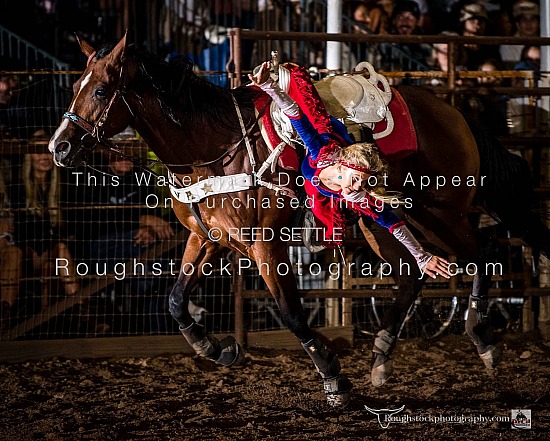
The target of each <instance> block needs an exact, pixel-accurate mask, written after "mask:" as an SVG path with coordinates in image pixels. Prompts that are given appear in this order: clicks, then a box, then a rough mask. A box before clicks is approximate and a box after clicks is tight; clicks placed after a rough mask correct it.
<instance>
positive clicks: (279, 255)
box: [253, 242, 352, 406]
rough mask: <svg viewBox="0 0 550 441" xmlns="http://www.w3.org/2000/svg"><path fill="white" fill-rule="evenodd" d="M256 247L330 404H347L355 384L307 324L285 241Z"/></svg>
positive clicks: (272, 289)
mask: <svg viewBox="0 0 550 441" xmlns="http://www.w3.org/2000/svg"><path fill="white" fill-rule="evenodd" d="M253 248H254V250H253V253H254V258H255V260H256V263H257V265H258V269H259V271H260V274H261V275H262V277H263V279H264V281H265V283H266V284H267V287H268V289H269V291H270V292H271V294H272V295H273V297H274V299H275V301H276V302H277V305H278V306H279V309H280V311H281V316H282V318H283V322H284V324H285V325H286V326H287V327H288V329H289V330H290V331H291V332H292V333H293V334H294V335H295V336H296V337H297V338H298V339H299V340H300V342H301V344H302V346H303V348H304V349H305V351H306V353H307V354H308V355H309V357H310V358H311V360H312V361H313V363H314V364H315V367H316V368H317V371H318V372H319V374H320V375H321V377H322V378H323V382H324V391H325V395H326V398H327V403H328V404H329V405H331V406H346V405H347V404H348V403H349V400H350V398H351V389H352V385H351V383H350V381H349V380H348V379H347V377H346V376H345V375H342V374H341V373H340V362H339V360H338V356H337V355H336V354H335V353H334V352H332V351H331V350H330V349H329V348H327V346H326V345H325V344H324V343H323V342H322V341H321V339H320V338H319V336H318V335H317V334H316V333H315V332H313V330H312V329H311V328H310V327H309V325H308V323H307V319H306V315H305V312H304V309H303V307H302V303H301V302H300V298H299V295H298V291H297V288H296V278H295V277H294V273H293V272H292V266H291V264H290V261H289V258H288V254H287V251H286V249H287V248H286V246H285V244H283V243H276V242H256V243H255V244H254V247H253ZM285 265H286V266H285Z"/></svg>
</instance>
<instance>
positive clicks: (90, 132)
mask: <svg viewBox="0 0 550 441" xmlns="http://www.w3.org/2000/svg"><path fill="white" fill-rule="evenodd" d="M93 56H94V54H91V55H90V56H89V58H88V64H89V62H90V61H91V59H92V58H93ZM125 67H126V63H125V59H124V57H123V58H121V67H120V75H119V77H118V83H117V87H116V89H115V92H114V93H113V96H112V97H111V99H110V100H109V102H108V103H107V106H105V108H104V109H103V111H102V113H101V115H100V117H99V118H98V120H97V122H96V123H95V124H91V123H90V122H89V121H87V120H86V119H85V118H82V117H81V116H80V115H78V114H76V113H74V112H65V113H64V114H63V118H66V119H68V120H69V121H70V122H72V123H73V124H76V125H77V126H78V127H80V128H81V129H82V130H84V132H85V134H84V135H83V136H82V138H81V143H82V147H83V148H87V149H88V150H90V151H93V150H94V149H95V147H96V145H98V144H99V145H101V146H103V147H105V148H106V150H107V151H109V152H111V153H115V154H116V155H118V156H121V157H124V158H127V159H129V160H130V161H132V162H133V163H134V164H135V165H136V166H138V167H139V168H140V169H142V170H145V171H147V172H148V173H151V174H152V175H154V176H156V177H159V174H157V173H156V172H154V171H153V170H151V168H150V167H148V166H144V165H143V164H142V163H141V162H142V161H141V159H139V158H136V157H134V156H129V155H126V154H125V153H124V152H123V151H122V150H121V149H120V148H119V147H118V146H117V145H116V144H115V143H114V142H113V141H111V140H110V139H107V138H105V136H104V135H105V130H104V125H105V123H106V121H107V119H108V117H109V112H110V111H111V109H112V108H113V106H114V105H115V104H116V103H117V101H118V100H119V99H122V101H124V104H125V105H126V107H127V109H128V111H129V112H130V114H131V115H132V117H134V118H135V115H134V112H132V109H131V108H130V105H129V104H128V101H127V100H126V93H127V88H126V79H127V78H126V75H127V68H125ZM233 102H234V105H235V109H236V111H237V115H238V119H239V123H240V125H241V131H242V135H243V137H242V139H241V140H240V141H239V142H238V143H236V144H235V145H234V146H233V147H232V148H231V149H229V150H227V151H225V152H224V153H223V154H222V155H221V156H220V157H218V158H216V159H214V160H212V161H208V162H204V163H200V164H197V163H189V164H166V163H164V162H162V161H150V162H151V163H161V164H163V165H164V166H165V167H167V168H168V167H170V166H176V167H206V166H208V165H211V164H214V163H216V162H218V161H220V160H222V159H223V158H225V157H226V156H228V155H229V154H230V153H232V152H234V151H236V150H237V149H238V148H239V147H240V146H241V145H243V143H244V144H245V145H246V149H247V152H248V155H249V158H250V162H251V165H252V168H253V171H252V174H251V175H248V176H247V178H250V179H247V184H246V188H250V187H252V186H255V185H260V186H264V187H267V188H270V189H272V190H274V191H275V192H282V194H285V195H287V196H290V197H296V195H295V194H294V192H293V191H291V190H285V189H283V188H281V187H279V186H278V185H274V184H272V183H270V182H266V181H264V180H263V179H262V174H263V173H264V172H265V171H266V170H267V168H268V167H269V166H272V167H273V165H272V164H273V162H274V161H276V159H277V158H278V154H280V153H281V152H282V148H283V145H284V143H281V144H280V145H279V146H278V147H277V148H276V149H275V150H274V151H273V152H272V154H271V155H270V156H269V157H268V159H267V160H266V161H265V162H264V163H263V164H262V166H261V167H260V169H259V170H258V172H255V171H254V168H255V165H256V162H255V159H254V154H253V152H252V146H251V145H250V141H249V139H248V136H249V134H250V132H251V131H252V130H253V129H254V127H255V126H256V124H258V121H259V119H260V117H261V115H262V114H263V112H264V111H265V110H266V108H267V104H266V105H265V106H264V108H263V109H262V110H261V112H260V114H259V115H258V116H257V119H256V123H255V124H253V125H252V127H251V128H249V130H246V128H245V125H244V122H243V119H242V115H241V112H240V109H239V105H238V103H237V101H236V99H235V97H233ZM88 137H89V138H91V142H90V141H87V138H88ZM243 141H244V142H243ZM148 162H149V161H148ZM86 165H87V166H88V167H90V165H89V164H86ZM91 168H93V167H91ZM97 171H99V170H97ZM101 173H103V174H106V173H104V172H101ZM234 176H236V175H234ZM234 176H226V178H230V179H233V178H234ZM252 178H253V179H252ZM178 181H179V182H178ZM170 188H171V191H172V190H174V189H175V191H178V190H179V191H181V190H185V189H186V188H188V187H185V186H184V185H183V183H182V182H181V181H180V180H179V178H177V177H176V175H175V174H172V180H171V187H170ZM235 191H236V190H235ZM173 194H174V193H173ZM185 204H186V205H187V206H188V208H189V210H190V211H191V213H192V214H193V216H194V217H195V219H196V221H197V223H198V225H199V226H200V228H201V229H202V230H203V232H204V233H205V234H206V235H208V234H209V230H208V229H207V228H206V226H205V225H204V223H203V222H202V219H201V217H200V214H199V213H198V212H197V211H198V210H197V209H196V207H195V205H196V202H193V201H185Z"/></svg>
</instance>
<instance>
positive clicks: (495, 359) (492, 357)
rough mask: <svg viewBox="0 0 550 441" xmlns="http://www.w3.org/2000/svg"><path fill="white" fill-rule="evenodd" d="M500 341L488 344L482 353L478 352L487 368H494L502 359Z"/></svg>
mask: <svg viewBox="0 0 550 441" xmlns="http://www.w3.org/2000/svg"><path fill="white" fill-rule="evenodd" d="M502 352H503V351H502V343H500V342H499V343H497V344H496V345H491V346H489V349H487V350H486V351H485V352H484V353H483V354H479V357H480V358H481V360H482V361H483V363H484V364H485V367H487V369H495V368H496V367H497V366H498V364H499V363H500V361H501V360H502Z"/></svg>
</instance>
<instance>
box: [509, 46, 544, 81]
mask: <svg viewBox="0 0 550 441" xmlns="http://www.w3.org/2000/svg"><path fill="white" fill-rule="evenodd" d="M514 70H532V71H533V72H534V73H535V81H538V80H540V46H531V45H528V46H524V47H523V48H522V49H521V55H520V61H519V63H517V64H516V65H515V66H514ZM516 86H523V81H522V82H521V83H520V84H516Z"/></svg>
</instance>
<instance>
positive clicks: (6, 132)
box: [0, 75, 21, 139]
mask: <svg viewBox="0 0 550 441" xmlns="http://www.w3.org/2000/svg"><path fill="white" fill-rule="evenodd" d="M16 92H17V80H16V78H15V77H14V76H11V75H0V139H2V138H12V137H14V136H16V135H17V133H16V131H17V129H18V128H19V125H20V124H19V121H20V119H21V118H20V116H21V115H20V112H19V111H18V110H17V109H16V107H15V106H14V105H13V97H14V96H15V95H16Z"/></svg>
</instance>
